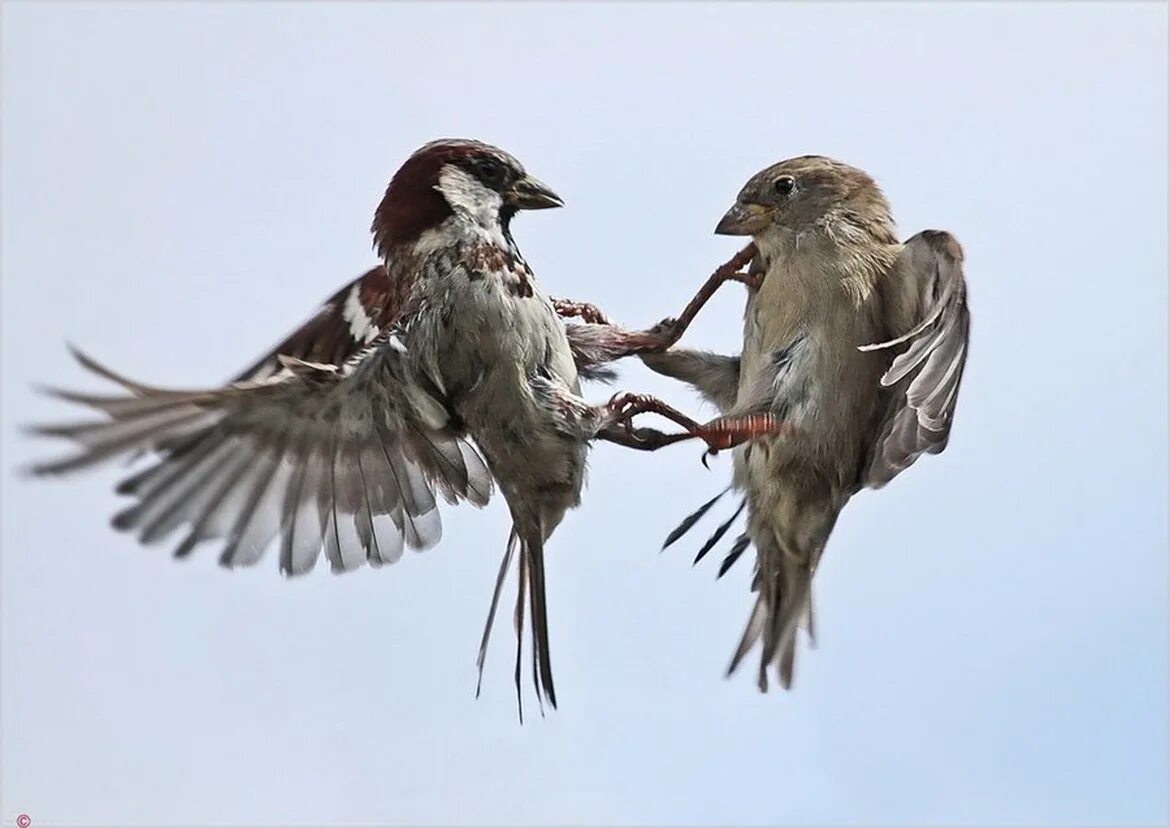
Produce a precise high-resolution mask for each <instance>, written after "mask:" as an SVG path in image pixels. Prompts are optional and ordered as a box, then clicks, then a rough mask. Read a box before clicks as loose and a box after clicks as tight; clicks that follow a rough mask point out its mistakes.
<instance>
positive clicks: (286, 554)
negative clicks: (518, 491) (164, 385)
mask: <svg viewBox="0 0 1170 828" xmlns="http://www.w3.org/2000/svg"><path fill="white" fill-rule="evenodd" d="M399 324H400V323H396V324H395V325H392V326H390V327H389V328H387V329H386V330H384V331H383V332H382V333H380V334H379V335H378V336H377V337H376V338H375V339H374V340H373V341H372V342H370V343H369V344H368V345H366V346H365V347H364V348H363V349H362V350H360V351H358V352H357V354H355V355H354V356H353V357H351V358H350V359H349V360H347V361H344V362H343V363H342V364H341V365H340V366H338V365H335V364H320V363H312V362H307V361H304V360H302V359H298V358H296V357H290V356H285V355H280V356H279V357H277V358H276V359H275V363H276V364H278V365H279V366H280V369H281V370H279V371H278V372H276V373H274V374H271V375H270V376H267V377H266V378H264V379H259V380H249V381H241V382H235V383H232V384H230V385H228V386H226V387H223V388H218V389H211V390H203V391H179V390H168V389H161V388H153V387H150V386H145V385H142V384H139V383H136V382H133V381H131V380H128V379H125V378H124V377H121V376H119V375H117V374H115V373H114V372H112V371H110V370H109V369H107V368H104V367H103V366H101V365H99V364H97V363H96V362H94V361H93V360H91V359H89V358H88V357H86V356H84V355H81V354H77V357H78V359H79V360H80V361H81V363H82V365H84V366H85V367H86V368H88V369H89V370H91V371H93V372H94V373H96V374H98V375H99V376H102V377H104V378H105V379H107V380H110V381H112V382H114V383H116V384H117V385H118V386H120V389H121V393H118V394H115V395H106V396H99V395H92V394H79V393H74V392H68V391H50V393H53V394H55V395H56V396H58V397H61V398H64V399H66V400H69V401H71V402H75V403H79V404H81V405H84V406H87V407H88V408H90V409H94V410H96V411H98V412H100V413H101V414H103V415H105V416H104V417H103V418H99V419H96V420H89V421H86V422H82V423H77V424H71V425H61V426H46V427H41V428H38V429H34V430H35V431H37V432H39V433H41V434H45V435H49V436H56V437H65V438H68V439H71V440H72V441H73V442H75V443H76V444H78V445H79V446H80V450H79V451H78V452H77V453H76V454H74V455H73V456H71V457H67V458H65V459H62V460H57V461H53V462H48V463H43V464H40V465H38V466H35V467H34V468H33V469H32V471H34V472H35V473H41V474H54V473H64V472H69V471H73V470H75V469H80V468H84V467H87V466H91V465H93V464H96V463H98V462H101V461H103V460H107V459H112V458H115V457H119V456H126V455H131V456H133V455H135V454H136V453H141V452H144V451H149V452H153V453H154V454H155V455H156V459H155V462H154V463H153V464H152V465H151V466H149V467H148V468H146V469H145V470H143V471H141V472H139V473H138V474H135V475H134V476H132V477H130V478H128V479H126V480H124V481H123V482H122V483H121V484H120V486H119V487H118V491H119V492H120V493H123V494H128V495H131V496H133V497H134V498H135V499H136V501H137V502H136V503H135V504H134V505H132V506H131V507H130V508H128V509H126V510H125V511H123V512H121V513H120V514H118V515H117V516H116V517H115V518H114V525H115V526H116V527H118V528H120V529H127V530H136V531H137V532H138V533H139V536H140V538H141V540H142V541H143V542H151V541H155V540H158V539H161V538H163V537H164V536H166V535H167V534H169V533H170V532H171V531H173V530H174V529H175V528H177V527H178V526H180V525H182V524H188V525H189V527H190V529H189V533H188V535H187V537H186V539H185V540H183V541H182V543H181V544H180V545H179V547H178V548H177V549H176V551H175V554H176V555H177V556H183V555H186V554H188V553H189V552H190V551H191V549H192V548H193V547H194V545H195V544H196V543H198V542H199V541H202V540H206V539H210V538H219V539H222V543H223V548H222V552H221V555H220V562H221V563H222V564H224V565H226V566H237V565H251V564H255V563H256V562H257V561H259V559H260V558H261V557H262V555H263V553H264V550H265V548H266V547H267V546H268V545H269V544H270V542H271V541H272V540H273V539H275V538H277V537H278V536H279V538H280V547H281V552H280V569H281V571H282V572H284V573H286V574H300V573H303V572H307V571H308V570H310V569H312V567H313V566H314V565H315V563H316V561H317V559H318V557H319V555H320V551H321V549H324V550H325V554H326V556H327V557H328V559H329V562H330V564H331V565H332V568H333V570H334V571H345V570H349V569H352V568H354V567H356V566H359V565H361V564H362V563H364V562H365V561H367V560H368V561H369V562H370V563H371V564H374V565H379V564H383V563H393V562H394V561H396V560H398V558H400V557H401V555H402V550H403V547H404V545H405V546H408V547H411V548H417V549H425V548H429V547H430V546H433V545H434V544H435V543H437V542H438V540H439V537H440V534H441V524H440V520H439V515H438V511H437V508H436V502H435V496H436V492H438V493H439V494H441V495H442V496H443V497H444V498H445V499H446V500H448V501H449V502H451V503H455V502H458V501H461V500H468V501H470V502H472V503H474V504H475V505H477V506H482V505H483V504H485V503H487V501H488V498H489V496H490V494H491V489H492V479H491V475H490V473H489V471H488V469H487V467H486V465H485V464H484V462H483V460H482V459H481V458H480V456H479V454H478V453H477V452H476V450H475V448H474V447H473V446H472V445H471V444H470V443H469V442H468V441H467V440H466V439H465V437H464V436H463V434H462V433H461V431H460V429H459V428H458V427H457V425H456V424H455V423H454V422H453V421H452V418H451V416H450V414H449V412H448V408H447V406H446V405H444V402H443V400H442V399H440V398H438V397H437V396H436V395H435V394H434V393H433V392H432V391H428V390H426V389H425V388H424V387H423V386H422V385H421V384H420V383H419V382H417V381H416V380H415V379H413V378H412V375H411V372H410V369H409V367H408V365H407V360H406V359H405V357H406V353H405V351H404V348H403V345H402V342H401V340H400V338H399V337H398V333H399V331H400V328H399ZM303 330H305V329H302V331H303ZM288 341H294V342H295V341H297V340H296V336H295V335H294V337H293V338H291V339H290V340H288ZM302 341H307V338H306V339H305V340H302ZM318 341H324V340H318ZM279 350H280V349H279V348H278V349H277V352H279Z"/></svg>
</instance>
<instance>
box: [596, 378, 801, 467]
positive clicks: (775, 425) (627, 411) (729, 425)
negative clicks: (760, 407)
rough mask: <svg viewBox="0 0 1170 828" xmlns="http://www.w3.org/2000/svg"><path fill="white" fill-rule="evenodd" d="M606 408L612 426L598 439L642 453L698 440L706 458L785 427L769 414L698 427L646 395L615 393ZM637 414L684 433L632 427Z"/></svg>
mask: <svg viewBox="0 0 1170 828" xmlns="http://www.w3.org/2000/svg"><path fill="white" fill-rule="evenodd" d="M608 408H609V410H610V412H611V413H612V415H613V416H614V422H613V426H614V427H611V428H606V429H602V430H601V431H600V432H599V433H598V436H599V437H601V438H602V439H604V440H609V441H610V442H614V443H618V444H619V445H624V446H628V447H630V448H636V449H641V450H643V451H654V450H656V449H659V448H662V447H664V446H669V445H671V444H673V443H680V442H682V441H684V440H691V439H695V438H698V439H700V440H703V441H704V442H705V443H706V444H707V455H712V454H716V453H718V452H720V451H722V450H724V449H729V448H734V447H735V446H738V445H739V444H740V443H744V442H746V441H748V440H752V439H755V438H756V437H763V436H767V435H769V434H780V433H782V432H784V431H786V430H788V428H789V426H788V425H787V424H786V423H784V422H783V421H782V420H780V419H778V418H777V417H776V416H775V415H773V414H744V415H739V416H732V417H717V418H716V419H714V420H711V421H710V422H708V423H702V424H701V423H698V422H696V421H695V420H692V419H691V418H690V417H688V416H687V415H686V414H683V413H682V412H681V411H679V410H678V409H676V408H674V407H673V406H671V405H668V404H667V403H665V402H663V401H662V400H660V399H658V398H657V397H651V396H649V395H647V394H630V393H622V394H616V395H615V396H614V397H613V399H611V400H610V401H609V404H608ZM638 414H658V415H660V416H662V417H665V418H666V419H668V420H670V421H671V422H673V423H677V424H678V425H680V426H682V427H683V428H685V429H686V431H685V432H682V433H680V434H664V433H662V432H660V431H656V430H655V429H649V428H634V425H633V418H634V417H636V416H637V415H638Z"/></svg>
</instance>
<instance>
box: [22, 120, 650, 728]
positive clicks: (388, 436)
mask: <svg viewBox="0 0 1170 828" xmlns="http://www.w3.org/2000/svg"><path fill="white" fill-rule="evenodd" d="M561 204H562V202H561V199H560V198H559V197H558V196H557V195H556V194H555V193H553V192H552V191H551V190H550V189H549V188H548V187H546V186H545V185H543V184H542V183H541V182H539V181H537V180H536V179H535V178H533V177H531V176H529V175H528V174H527V173H526V172H525V170H524V168H523V166H521V164H520V162H519V161H517V160H516V159H515V158H514V157H512V156H511V155H509V154H508V153H506V152H504V151H503V150H500V149H498V148H496V147H493V146H490V145H487V144H484V143H481V142H478V141H471V140H442V141H435V142H432V143H430V144H427V145H425V146H423V147H422V148H421V149H419V150H418V151H417V152H415V153H414V154H413V155H412V156H411V157H410V158H409V159H408V160H407V161H406V163H405V164H403V166H402V167H401V169H399V171H398V172H397V173H396V174H395V175H394V177H393V179H392V180H391V181H390V184H389V186H388V187H387V189H386V193H385V196H384V198H383V199H382V201H381V203H380V204H379V205H378V208H377V211H376V213H375V217H374V221H373V226H372V228H371V229H372V232H373V237H374V245H375V248H376V250H377V251H378V253H379V256H380V258H381V259H382V264H381V266H379V267H377V268H374V269H372V270H371V271H369V272H368V273H366V274H364V275H363V276H362V277H361V278H359V279H357V280H355V281H353V282H351V283H350V284H348V285H346V286H345V287H343V288H342V289H341V290H340V291H338V292H337V293H336V294H335V295H334V296H333V297H331V298H330V299H329V300H328V301H327V302H326V303H325V304H324V305H323V306H322V307H321V309H320V310H319V311H318V312H317V313H316V314H314V315H313V316H312V317H311V318H310V319H309V320H308V321H307V322H306V323H304V324H303V325H302V326H301V327H300V328H299V329H297V330H296V331H295V332H294V333H293V334H292V335H290V336H289V337H287V338H286V339H285V340H284V341H283V342H281V344H280V345H278V346H277V347H276V348H275V349H273V350H272V352H270V353H269V354H267V355H265V356H264V357H263V358H261V359H260V360H259V361H258V362H256V363H255V364H254V365H252V366H251V367H250V368H249V369H247V370H246V371H245V372H243V373H242V374H240V375H239V376H238V377H237V379H236V381H234V382H232V383H231V384H229V385H227V386H225V387H222V388H214V389H209V390H203V391H178V390H169V389H163V388H155V387H149V386H146V385H142V384H140V383H137V382H134V381H131V380H128V379H125V378H123V377H121V376H119V375H117V374H115V373H113V372H112V371H110V370H108V369H106V368H103V367H102V366H100V365H98V364H97V363H96V362H94V361H93V360H90V359H89V358H87V357H84V356H81V355H80V354H79V355H78V357H79V359H80V360H81V361H82V363H83V365H85V366H86V367H87V368H89V369H90V370H92V371H94V372H95V373H97V374H99V375H100V376H102V377H104V378H105V379H108V380H111V381H112V382H114V383H115V384H117V385H118V386H120V392H119V393H117V394H114V395H109V396H106V395H94V394H79V393H74V392H68V391H56V392H54V393H56V394H57V395H58V396H60V397H62V398H64V399H66V400H69V401H71V402H75V403H79V404H81V405H84V406H87V407H88V408H90V409H94V410H96V411H97V412H99V413H100V414H101V415H104V416H102V417H100V418H98V419H95V420H90V421H86V422H82V423H77V424H71V425H65V426H47V427H41V428H39V429H37V431H38V432H39V433H41V434H46V435H51V436H58V437H65V438H68V439H71V440H73V441H74V442H75V443H77V444H79V446H80V450H79V451H78V453H76V454H75V455H74V456H71V457H68V458H65V459H63V460H58V461H54V462H49V463H44V464H41V465H39V466H37V467H36V468H35V469H34V471H37V472H40V473H45V474H49V473H63V472H68V471H72V470H75V469H80V468H84V467H87V466H90V465H93V464H95V463H98V462H100V461H104V460H109V459H112V458H116V457H119V456H136V455H139V454H144V453H153V454H154V455H155V458H156V459H155V461H154V462H153V463H152V464H151V465H149V466H148V467H147V468H145V469H144V470H142V471H140V472H138V473H137V474H134V475H133V476H132V477H130V478H129V479H127V480H125V481H124V482H123V483H122V484H121V485H120V486H119V488H118V491H119V492H120V493H122V494H126V495H129V496H131V497H132V498H134V500H135V502H134V504H133V505H132V506H130V507H129V508H128V509H126V510H124V511H122V512H121V513H119V514H118V515H117V516H116V517H115V518H114V525H115V526H116V527H118V528H119V529H124V530H131V531H135V532H137V533H138V535H139V537H140V539H141V540H142V541H143V542H145V543H150V542H154V541H158V540H161V539H163V538H164V537H165V536H167V535H168V534H170V533H171V532H172V531H174V530H175V529H178V528H179V527H180V526H182V525H184V524H185V525H187V527H188V531H187V534H186V537H185V539H184V540H183V541H182V542H181V543H180V544H179V546H178V548H177V550H176V553H175V554H176V555H177V556H180V557H181V556H185V555H187V554H189V553H190V552H191V551H192V549H193V548H194V547H195V546H196V545H197V544H198V543H200V542H201V541H205V540H209V539H219V540H220V542H221V544H222V547H221V552H220V562H221V563H222V564H223V565H225V566H228V567H234V566H248V565H252V564H255V563H257V562H258V561H259V560H260V558H261V556H262V554H263V552H264V550H265V549H266V548H267V547H268V546H269V545H270V544H271V543H272V542H273V541H278V545H279V549H280V555H279V561H280V569H281V571H282V572H283V573H285V574H288V575H299V574H302V573H305V572H307V571H309V570H310V569H312V568H313V566H314V565H315V563H316V562H317V560H318V558H319V556H320V553H321V551H322V550H324V552H325V556H326V557H327V558H328V560H329V563H330V564H331V566H332V568H333V570H334V571H336V572H344V571H349V570H351V569H354V568H356V567H359V566H361V565H362V564H364V563H369V564H371V565H373V566H380V565H382V564H389V563H394V562H396V561H397V560H399V558H400V557H401V556H402V553H403V548H404V547H409V548H415V549H426V548H429V547H431V546H433V545H434V544H436V543H437V542H438V540H439V537H440V534H441V525H440V521H439V513H438V511H437V506H436V500H437V497H436V495H438V496H440V497H442V498H444V499H446V500H447V501H448V502H451V503H455V502H459V501H469V502H471V503H472V504H474V505H477V506H482V505H484V504H485V503H487V501H488V498H489V496H490V493H491V491H492V487H493V485H492V484H493V480H494V481H495V483H496V484H497V485H498V486H499V488H500V490H501V491H502V493H503V496H504V499H505V500H506V501H507V504H508V508H509V510H510V512H511V516H512V521H513V526H512V532H511V536H510V538H509V541H508V544H507V551H506V554H505V556H504V559H503V562H502V563H501V567H500V576H499V579H498V581H497V584H496V588H495V591H494V593H493V596H492V601H491V609H490V612H489V616H488V621H487V624H486V625H485V629H484V633H483V639H482V643H481V647H480V654H479V666H480V669H481V671H482V667H483V658H484V652H485V650H486V647H487V639H488V633H489V631H490V628H491V624H492V619H493V618H494V614H495V610H496V605H497V602H498V599H499V596H500V590H501V588H502V584H503V582H504V579H505V575H506V574H507V571H508V570H509V568H510V565H511V561H512V559H513V557H514V555H515V552H516V550H517V548H518V549H519V552H520V555H519V564H518V570H519V579H518V580H519V584H518V587H519V588H518V595H517V601H516V609H515V620H516V632H517V639H518V641H517V662H516V677H515V678H516V683H517V688H516V689H517V694H518V696H519V690H520V686H519V682H520V648H521V646H522V639H523V632H524V626H525V614H526V610H527V611H529V612H530V621H529V623H530V625H531V629H532V648H533V681H534V684H535V685H536V688H537V694H538V698H539V697H540V695H541V694H543V695H544V696H545V697H546V698H547V699H548V701H549V702H550V703H551V704H552V705H553V706H554V707H555V705H556V694H555V690H554V688H553V676H552V666H551V660H550V656H549V638H548V619H547V612H546V609H545V569H544V546H545V543H546V542H547V541H548V539H549V537H550V536H551V535H552V533H553V531H554V530H555V529H556V528H557V526H558V524H559V523H560V522H561V519H562V518H563V517H564V515H565V512H566V511H567V510H568V509H571V508H573V507H575V506H577V505H578V504H579V503H580V500H581V490H582V487H583V485H584V480H585V460H586V453H587V449H588V444H589V442H590V441H591V440H593V439H595V438H599V439H613V440H614V441H615V442H619V443H623V444H625V445H631V446H633V447H635V448H652V447H653V446H654V444H653V440H654V439H655V437H656V435H657V432H653V431H652V430H650V429H633V428H631V427H630V425H629V419H630V417H631V416H633V414H635V413H637V412H638V411H639V410H659V409H660V408H665V407H664V406H659V405H658V404H657V403H656V401H653V400H651V399H649V398H644V397H633V396H631V395H619V396H618V397H615V398H614V400H611V402H610V403H609V404H607V405H593V404H591V403H589V402H587V401H586V400H584V399H583V398H582V397H581V388H580V381H579V374H578V365H579V364H580V365H581V366H582V367H583V368H586V367H589V365H590V364H591V363H592V362H599V361H600V362H603V361H608V360H611V359H614V358H617V357H619V356H621V355H624V354H629V353H634V352H636V351H638V350H639V349H641V348H646V347H653V346H654V345H655V343H656V340H655V338H654V336H652V335H648V334H627V333H626V332H623V331H620V330H618V329H616V328H614V327H612V326H608V325H600V324H587V325H583V326H574V327H573V330H574V340H575V342H576V343H577V344H576V345H571V344H570V341H569V336H568V334H567V332H566V326H565V325H564V324H563V323H562V321H561V319H560V317H559V315H558V304H557V303H554V301H553V300H551V299H550V298H549V297H548V296H546V295H545V294H544V292H543V291H542V290H541V288H540V286H539V285H538V284H537V282H536V280H535V278H534V276H533V274H532V271H531V270H530V269H529V267H528V265H527V263H526V262H525V261H524V258H523V257H522V256H521V255H520V251H519V249H518V248H517V246H516V244H515V242H514V241H513V238H512V233H511V222H512V219H513V217H514V216H515V215H516V213H517V212H518V211H520V210H530V209H541V208H548V207H559V206H561ZM560 304H561V307H559V309H560V310H561V311H562V312H569V313H574V312H576V313H581V312H584V315H585V316H586V317H587V318H588V317H589V316H590V314H589V313H588V311H589V310H590V306H583V305H576V304H575V303H560ZM593 315H595V316H596V315H597V314H596V313H594V314H593ZM595 321H597V320H595Z"/></svg>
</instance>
